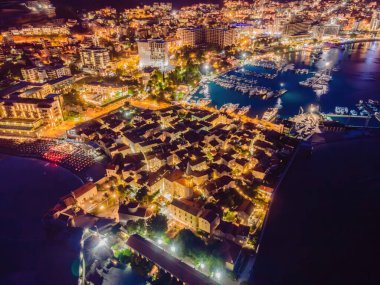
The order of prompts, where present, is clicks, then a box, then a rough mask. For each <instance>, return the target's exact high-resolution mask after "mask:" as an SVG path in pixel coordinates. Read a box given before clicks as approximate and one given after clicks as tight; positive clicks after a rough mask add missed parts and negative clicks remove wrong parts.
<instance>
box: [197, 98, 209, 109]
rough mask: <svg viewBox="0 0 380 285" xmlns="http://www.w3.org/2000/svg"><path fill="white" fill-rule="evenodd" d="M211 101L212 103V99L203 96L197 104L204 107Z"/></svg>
mask: <svg viewBox="0 0 380 285" xmlns="http://www.w3.org/2000/svg"><path fill="white" fill-rule="evenodd" d="M210 103H211V100H210V99H205V98H201V99H199V100H198V102H197V105H198V106H201V107H204V106H207V105H208V104H210Z"/></svg>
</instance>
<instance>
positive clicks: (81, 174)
mask: <svg viewBox="0 0 380 285" xmlns="http://www.w3.org/2000/svg"><path fill="white" fill-rule="evenodd" d="M1 156H13V157H21V158H26V159H35V160H39V161H42V162H43V161H45V162H47V163H50V164H52V165H56V166H59V167H61V168H63V169H65V170H67V171H69V172H70V173H71V174H73V175H74V176H76V177H77V178H78V179H79V180H80V181H81V182H82V184H85V183H86V178H87V177H88V176H87V174H88V172H91V169H93V168H94V166H96V165H99V166H101V167H103V168H104V166H103V165H102V164H101V163H99V162H95V163H94V164H93V165H92V166H90V167H88V168H87V169H85V170H82V171H76V170H75V169H72V168H69V167H67V166H66V165H63V164H61V163H59V162H53V161H51V160H48V159H46V158H44V157H41V156H39V155H33V154H24V153H20V152H16V151H12V150H10V149H7V148H2V147H0V157H1ZM0 161H1V160H0Z"/></svg>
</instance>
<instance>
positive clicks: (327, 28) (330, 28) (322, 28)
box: [313, 24, 341, 39]
mask: <svg viewBox="0 0 380 285" xmlns="http://www.w3.org/2000/svg"><path fill="white" fill-rule="evenodd" d="M340 29H341V27H340V25H337V24H326V25H317V26H314V27H313V35H314V37H315V38H318V39H322V38H324V37H335V36H338V35H339V32H340Z"/></svg>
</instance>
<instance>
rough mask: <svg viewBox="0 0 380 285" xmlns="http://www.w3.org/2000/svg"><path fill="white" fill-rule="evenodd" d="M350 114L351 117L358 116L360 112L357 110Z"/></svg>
mask: <svg viewBox="0 0 380 285" xmlns="http://www.w3.org/2000/svg"><path fill="white" fill-rule="evenodd" d="M350 114H351V116H357V115H358V112H356V111H355V110H351V111H350Z"/></svg>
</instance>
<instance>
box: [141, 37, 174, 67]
mask: <svg viewBox="0 0 380 285" xmlns="http://www.w3.org/2000/svg"><path fill="white" fill-rule="evenodd" d="M137 47H138V52H139V56H140V63H139V65H140V68H144V67H158V68H161V69H164V68H166V67H167V66H168V65H169V45H168V42H166V41H164V40H162V39H148V40H140V41H138V42H137Z"/></svg>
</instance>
